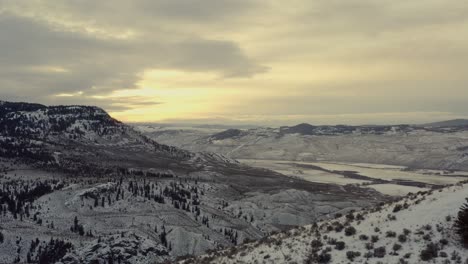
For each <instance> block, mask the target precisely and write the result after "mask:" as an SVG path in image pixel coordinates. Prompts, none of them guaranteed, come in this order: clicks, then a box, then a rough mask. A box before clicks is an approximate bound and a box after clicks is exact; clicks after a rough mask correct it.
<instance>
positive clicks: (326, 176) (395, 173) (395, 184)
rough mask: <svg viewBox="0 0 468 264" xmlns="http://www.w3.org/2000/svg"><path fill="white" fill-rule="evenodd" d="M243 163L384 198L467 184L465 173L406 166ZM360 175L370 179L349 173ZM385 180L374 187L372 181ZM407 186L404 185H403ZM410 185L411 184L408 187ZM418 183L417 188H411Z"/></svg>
mask: <svg viewBox="0 0 468 264" xmlns="http://www.w3.org/2000/svg"><path fill="white" fill-rule="evenodd" d="M239 161H240V162H242V163H245V164H248V165H250V166H254V167H261V168H268V169H271V170H274V171H276V172H279V173H282V174H284V175H287V176H291V177H298V178H301V179H304V180H307V181H311V182H321V183H330V184H338V185H347V184H357V185H360V186H362V187H363V188H372V189H374V190H376V191H378V192H380V193H382V194H386V195H391V196H403V195H406V194H408V193H410V192H413V193H416V192H418V191H425V190H428V189H429V188H430V186H427V187H424V186H423V185H424V184H431V185H450V184H455V183H457V182H460V181H463V180H466V177H463V176H464V173H466V172H463V171H460V172H459V171H451V172H444V171H435V170H408V168H406V167H404V166H394V165H386V164H367V163H357V164H356V163H344V162H299V161H279V160H256V159H239ZM350 171H352V172H356V173H357V174H358V175H362V176H365V177H368V178H369V179H358V178H350V176H345V175H347V174H346V172H350ZM373 179H375V180H384V181H385V182H384V183H374V184H373V182H372V180H373ZM402 181H403V182H404V183H401V182H402ZM406 182H410V183H406ZM411 183H415V185H414V186H409V185H411Z"/></svg>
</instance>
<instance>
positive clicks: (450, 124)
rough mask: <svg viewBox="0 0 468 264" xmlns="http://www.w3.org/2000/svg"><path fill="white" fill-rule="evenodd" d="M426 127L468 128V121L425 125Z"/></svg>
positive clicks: (454, 120) (460, 120) (455, 120)
mask: <svg viewBox="0 0 468 264" xmlns="http://www.w3.org/2000/svg"><path fill="white" fill-rule="evenodd" d="M422 126H424V127H460V126H468V119H452V120H446V121H440V122H434V123H427V124H423V125H422Z"/></svg>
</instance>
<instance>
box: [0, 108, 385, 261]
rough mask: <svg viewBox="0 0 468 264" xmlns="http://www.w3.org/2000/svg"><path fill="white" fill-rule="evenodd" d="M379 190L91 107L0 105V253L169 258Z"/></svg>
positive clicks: (306, 220)
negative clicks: (203, 148)
mask: <svg viewBox="0 0 468 264" xmlns="http://www.w3.org/2000/svg"><path fill="white" fill-rule="evenodd" d="M228 136H229V135H228ZM389 199H392V198H391V197H388V196H384V195H382V194H380V193H378V192H376V191H374V190H371V189H365V188H359V187H356V186H338V185H334V184H323V183H312V182H307V181H305V180H301V179H294V178H291V177H286V176H284V175H283V174H280V173H277V172H273V171H271V170H266V169H261V168H253V167H249V166H247V165H243V164H239V163H238V162H236V161H235V160H231V159H229V158H226V157H224V156H222V155H219V154H214V153H206V152H204V153H197V152H189V151H187V150H182V149H179V148H177V147H171V146H167V145H163V144H159V143H157V142H156V141H153V140H151V139H149V138H147V137H146V136H144V135H142V134H141V133H139V132H138V131H135V130H134V129H133V128H132V127H130V126H128V125H126V124H123V123H121V122H119V121H117V120H115V119H113V118H112V117H110V116H109V115H108V114H107V113H106V112H105V111H104V110H102V109H100V108H97V107H88V106H52V107H47V106H43V105H38V104H28V103H9V102H1V103H0V209H3V210H2V211H1V212H0V222H1V223H2V225H1V230H0V237H1V238H2V239H3V241H4V242H3V243H0V262H2V263H12V262H15V261H16V262H33V263H34V262H38V260H40V259H41V258H46V259H47V261H45V262H42V263H53V262H55V261H58V260H61V261H62V262H63V263H70V264H71V263H90V262H96V261H99V263H108V262H110V261H114V263H118V261H119V260H120V261H122V263H154V262H164V261H171V260H174V259H175V258H176V257H178V256H182V255H187V254H193V255H199V254H202V253H204V252H205V251H207V250H214V249H221V248H227V247H230V246H233V245H237V244H240V243H242V242H243V241H244V240H252V239H260V238H262V237H264V236H266V235H268V234H270V233H271V232H276V231H280V230H287V229H289V228H292V227H297V226H300V225H306V224H310V223H313V222H314V221H316V220H317V219H323V218H326V217H327V216H329V215H332V214H334V213H336V212H347V211H349V210H351V209H358V208H363V207H369V206H372V205H375V204H377V203H379V202H380V201H385V200H389ZM123 260H124V261H123Z"/></svg>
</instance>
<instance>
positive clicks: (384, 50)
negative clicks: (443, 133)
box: [0, 0, 468, 126]
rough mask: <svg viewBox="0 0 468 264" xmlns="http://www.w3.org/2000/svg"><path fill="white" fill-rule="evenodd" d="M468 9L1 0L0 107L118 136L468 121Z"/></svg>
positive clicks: (324, 1) (450, 4)
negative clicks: (135, 130) (98, 117)
mask: <svg viewBox="0 0 468 264" xmlns="http://www.w3.org/2000/svg"><path fill="white" fill-rule="evenodd" d="M467 69H468V1H460V0H424V1H407V0H379V1H375V0H346V1H344V0H341V1H339V0H289V1H277V0H275V1H273V0H127V1H124V0H113V1H95V0H80V1H62V0H48V1H41V0H0V100H10V101H28V102H36V103H43V104H46V105H58V104H79V105H97V106H100V107H102V108H104V109H105V110H107V111H108V112H109V113H110V114H111V115H112V116H113V117H115V118H118V119H120V120H122V121H126V122H164V123H210V124H214V123H216V124H229V125H235V124H259V125H269V126H278V125H293V124H297V123H302V122H307V123H311V124H393V123H425V122H430V121H439V120H445V119H454V118H466V117H468V74H467Z"/></svg>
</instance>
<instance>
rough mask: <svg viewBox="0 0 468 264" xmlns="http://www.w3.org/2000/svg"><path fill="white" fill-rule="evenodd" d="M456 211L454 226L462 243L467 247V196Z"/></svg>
mask: <svg viewBox="0 0 468 264" xmlns="http://www.w3.org/2000/svg"><path fill="white" fill-rule="evenodd" d="M466 201H467V203H465V204H464V205H463V206H462V207H461V208H460V211H459V212H458V218H457V219H456V220H455V228H456V230H457V233H458V234H459V235H460V237H461V241H462V243H463V245H464V246H465V247H466V248H468V198H467V199H466Z"/></svg>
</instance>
